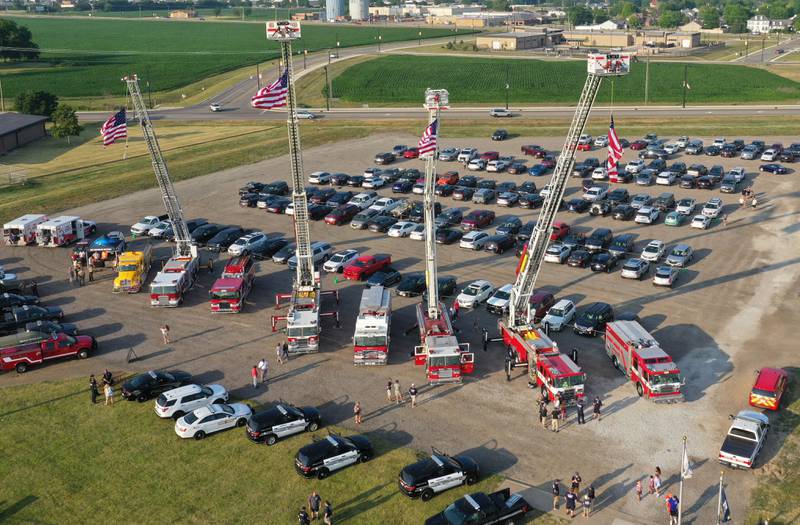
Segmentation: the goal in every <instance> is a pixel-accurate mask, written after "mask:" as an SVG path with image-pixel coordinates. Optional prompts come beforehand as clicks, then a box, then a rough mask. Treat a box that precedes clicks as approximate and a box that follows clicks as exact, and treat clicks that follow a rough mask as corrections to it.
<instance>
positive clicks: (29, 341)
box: [0, 331, 97, 374]
mask: <svg viewBox="0 0 800 525" xmlns="http://www.w3.org/2000/svg"><path fill="white" fill-rule="evenodd" d="M96 349H97V341H95V339H94V337H91V336H88V335H78V336H74V337H73V336H71V335H67V334H63V333H53V334H49V333H46V332H39V331H31V332H20V333H17V334H12V335H9V336H6V337H0V370H16V371H17V373H20V374H22V373H24V372H27V371H28V369H29V368H30V367H31V366H32V365H39V364H42V363H44V362H45V361H51V360H53V359H62V358H64V357H77V358H78V359H85V358H87V357H89V353H90V352H92V351H94V350H96Z"/></svg>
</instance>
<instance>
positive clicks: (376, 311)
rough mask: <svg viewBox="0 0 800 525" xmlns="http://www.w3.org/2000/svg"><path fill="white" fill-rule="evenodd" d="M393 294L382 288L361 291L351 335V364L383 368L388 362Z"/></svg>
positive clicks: (375, 287) (374, 287)
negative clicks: (354, 327)
mask: <svg viewBox="0 0 800 525" xmlns="http://www.w3.org/2000/svg"><path fill="white" fill-rule="evenodd" d="M391 324H392V295H391V293H389V290H387V289H386V288H384V287H383V286H373V287H371V288H366V289H364V292H363V293H362V294H361V303H360V305H359V308H358V317H357V318H356V331H355V334H353V364H356V365H385V364H386V362H387V360H388V359H389V340H390V335H389V332H390V330H391Z"/></svg>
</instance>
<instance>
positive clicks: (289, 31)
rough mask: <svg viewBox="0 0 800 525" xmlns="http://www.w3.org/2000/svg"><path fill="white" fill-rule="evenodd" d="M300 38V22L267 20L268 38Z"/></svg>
mask: <svg viewBox="0 0 800 525" xmlns="http://www.w3.org/2000/svg"><path fill="white" fill-rule="evenodd" d="M297 38H300V22H296V21H294V20H293V21H291V22H287V21H280V22H267V40H295V39H297Z"/></svg>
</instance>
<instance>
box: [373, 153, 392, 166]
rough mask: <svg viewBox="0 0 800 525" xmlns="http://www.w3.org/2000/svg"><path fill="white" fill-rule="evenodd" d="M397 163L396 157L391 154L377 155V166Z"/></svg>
mask: <svg viewBox="0 0 800 525" xmlns="http://www.w3.org/2000/svg"><path fill="white" fill-rule="evenodd" d="M394 161H395V156H394V155H393V154H391V153H378V154H377V155H375V164H378V165H381V164H391V163H392V162H394Z"/></svg>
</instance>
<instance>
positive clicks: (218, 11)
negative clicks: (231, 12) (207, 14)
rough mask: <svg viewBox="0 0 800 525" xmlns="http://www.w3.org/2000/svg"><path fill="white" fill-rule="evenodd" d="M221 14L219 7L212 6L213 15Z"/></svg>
mask: <svg viewBox="0 0 800 525" xmlns="http://www.w3.org/2000/svg"><path fill="white" fill-rule="evenodd" d="M221 14H222V8H221V7H215V8H214V16H216V17H218V18H219V15H221Z"/></svg>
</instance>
